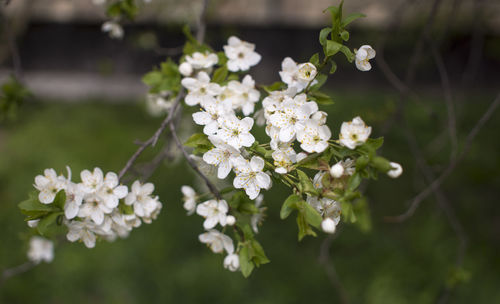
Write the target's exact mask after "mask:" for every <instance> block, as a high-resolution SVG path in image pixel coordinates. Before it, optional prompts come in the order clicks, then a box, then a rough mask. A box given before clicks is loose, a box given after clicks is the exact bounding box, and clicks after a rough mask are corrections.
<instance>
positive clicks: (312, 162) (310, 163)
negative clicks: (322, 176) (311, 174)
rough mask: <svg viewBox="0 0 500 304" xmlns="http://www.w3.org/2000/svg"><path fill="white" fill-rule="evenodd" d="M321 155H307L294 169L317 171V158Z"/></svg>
mask: <svg viewBox="0 0 500 304" xmlns="http://www.w3.org/2000/svg"><path fill="white" fill-rule="evenodd" d="M320 155H321V154H319V153H313V154H310V155H308V156H307V157H306V158H304V159H303V160H301V161H299V162H298V163H297V164H296V165H295V167H303V168H308V169H314V170H317V169H318V167H319V163H318V157H319V156H320Z"/></svg>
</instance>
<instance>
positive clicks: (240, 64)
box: [224, 36, 261, 72]
mask: <svg viewBox="0 0 500 304" xmlns="http://www.w3.org/2000/svg"><path fill="white" fill-rule="evenodd" d="M227 43H228V45H225V46H224V53H225V54H226V56H227V58H228V61H227V68H228V70H229V71H231V72H237V71H246V70H248V69H250V67H252V66H254V65H256V64H257V63H259V61H260V59H261V56H260V55H259V54H257V53H256V52H255V51H254V50H255V44H253V43H248V42H246V41H242V40H240V39H239V38H237V37H235V36H231V37H229V39H228V41H227Z"/></svg>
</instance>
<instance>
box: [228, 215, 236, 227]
mask: <svg viewBox="0 0 500 304" xmlns="http://www.w3.org/2000/svg"><path fill="white" fill-rule="evenodd" d="M234 223H236V218H235V217H234V216H232V215H228V216H227V217H226V224H227V225H228V226H233V225H234Z"/></svg>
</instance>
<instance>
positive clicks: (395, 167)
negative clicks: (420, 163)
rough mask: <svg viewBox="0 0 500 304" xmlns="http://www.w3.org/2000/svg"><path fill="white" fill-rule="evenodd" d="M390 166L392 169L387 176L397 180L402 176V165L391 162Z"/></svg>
mask: <svg viewBox="0 0 500 304" xmlns="http://www.w3.org/2000/svg"><path fill="white" fill-rule="evenodd" d="M389 164H390V165H391V167H392V169H391V170H389V172H387V175H388V176H389V177H392V178H397V177H399V176H400V175H401V173H403V167H401V165H400V164H398V163H395V162H390V163H389Z"/></svg>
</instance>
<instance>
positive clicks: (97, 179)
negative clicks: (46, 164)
mask: <svg viewBox="0 0 500 304" xmlns="http://www.w3.org/2000/svg"><path fill="white" fill-rule="evenodd" d="M67 170H68V173H67V177H66V176H64V175H58V174H57V173H56V171H55V170H54V169H45V171H44V174H43V175H38V176H36V177H35V184H34V187H35V189H36V190H37V191H38V195H37V197H36V198H33V199H34V200H35V201H31V203H30V205H29V207H25V205H22V204H23V203H21V205H20V207H21V209H22V210H23V208H24V210H25V212H28V213H27V214H28V215H29V214H30V212H32V213H31V214H36V213H33V212H34V211H41V210H45V211H47V212H48V214H41V215H43V216H40V217H39V218H36V219H32V220H29V221H28V225H29V226H30V227H32V228H39V229H38V231H39V232H40V233H41V234H42V235H44V234H48V232H49V231H45V230H41V229H40V225H41V224H40V223H43V227H46V226H48V225H49V224H53V223H46V222H47V221H48V220H50V219H51V214H57V213H60V215H59V216H58V218H60V220H59V219H58V220H57V221H60V223H58V224H57V225H60V224H62V225H64V226H66V227H67V230H68V231H67V233H66V238H67V239H68V240H69V241H71V242H75V241H82V242H83V243H84V244H85V246H86V247H88V248H93V247H94V246H95V243H96V239H97V238H102V239H105V240H108V241H113V240H115V239H116V238H117V237H120V238H124V237H127V236H128V234H129V232H130V231H131V230H132V229H133V228H137V227H139V226H140V225H141V224H142V223H143V222H144V223H148V224H149V223H151V222H152V220H153V219H156V217H157V216H158V214H159V212H160V210H161V208H162V203H161V202H160V201H159V200H158V197H157V196H153V191H154V185H153V184H151V183H146V184H142V183H141V182H140V181H135V182H134V183H133V184H132V186H131V188H130V191H129V189H128V187H127V186H125V185H121V184H120V183H119V180H118V176H117V174H116V173H114V172H108V173H106V174H105V175H104V173H103V172H102V170H101V169H100V168H94V170H93V171H89V170H83V171H82V172H81V173H80V177H81V182H79V183H75V182H73V181H71V170H70V168H69V167H67ZM61 194H64V195H61ZM26 206H27V205H26ZM52 207H53V209H51V208H52ZM44 229H45V228H44ZM33 242H38V243H40V241H39V240H38V239H35V240H34V241H33ZM34 244H35V245H32V246H31V247H32V248H42V247H44V246H41V245H36V243H34ZM45 247H47V246H45ZM32 251H33V252H36V251H41V250H36V249H33V250H32ZM32 256H34V257H36V256H37V254H32ZM34 259H35V260H37V259H46V260H47V259H48V258H34Z"/></svg>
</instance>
